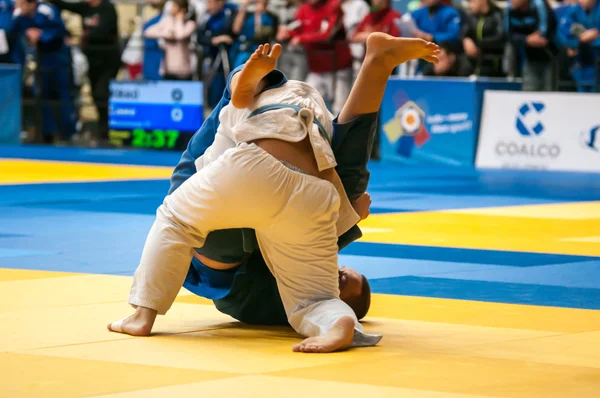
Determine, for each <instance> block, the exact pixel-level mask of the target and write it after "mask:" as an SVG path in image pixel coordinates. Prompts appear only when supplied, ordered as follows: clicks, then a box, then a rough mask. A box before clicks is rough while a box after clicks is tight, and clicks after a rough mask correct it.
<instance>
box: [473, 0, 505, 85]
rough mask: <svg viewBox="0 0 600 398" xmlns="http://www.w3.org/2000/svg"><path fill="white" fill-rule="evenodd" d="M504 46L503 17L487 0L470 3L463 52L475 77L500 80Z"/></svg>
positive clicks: (476, 0) (497, 8) (474, 0)
mask: <svg viewBox="0 0 600 398" xmlns="http://www.w3.org/2000/svg"><path fill="white" fill-rule="evenodd" d="M505 45H506V37H505V35H504V14H503V12H502V10H501V9H500V8H499V7H497V6H496V5H495V4H494V3H492V1H491V0H471V12H470V13H469V14H468V15H467V19H466V21H465V31H464V39H463V48H464V50H465V53H466V54H467V56H468V57H469V58H470V59H471V60H472V61H473V62H474V63H475V65H476V67H475V74H476V75H479V76H488V77H501V76H503V72H502V56H503V55H504V48H505Z"/></svg>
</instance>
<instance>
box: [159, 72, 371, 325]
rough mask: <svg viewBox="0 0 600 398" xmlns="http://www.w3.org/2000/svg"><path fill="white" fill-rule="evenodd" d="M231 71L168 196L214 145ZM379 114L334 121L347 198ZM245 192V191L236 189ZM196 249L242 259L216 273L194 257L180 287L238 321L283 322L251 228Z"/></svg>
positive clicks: (356, 187)
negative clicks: (339, 122) (346, 121)
mask: <svg viewBox="0 0 600 398" xmlns="http://www.w3.org/2000/svg"><path fill="white" fill-rule="evenodd" d="M241 68H242V66H240V67H238V68H236V69H235V70H234V71H233V72H232V73H231V75H230V77H229V79H228V81H227V86H226V89H225V92H224V93H223V97H222V98H221V100H220V101H219V103H218V105H217V106H216V107H215V109H214V110H213V112H212V113H211V115H210V116H209V117H208V118H207V119H206V121H205V122H204V123H203V125H202V127H201V128H200V130H198V132H197V133H196V134H195V135H194V136H193V137H192V139H191V140H190V142H189V144H188V147H187V149H186V150H185V152H184V153H183V155H182V157H181V160H180V162H179V164H178V165H177V166H176V168H175V170H174V172H173V175H172V177H171V187H170V189H169V194H170V193H172V192H174V191H175V190H176V189H177V188H178V187H179V186H180V185H181V184H182V183H183V182H184V181H185V180H187V179H188V178H189V177H190V176H192V175H193V174H194V173H195V172H196V168H195V165H194V161H195V160H196V159H198V158H199V157H200V156H202V154H204V152H205V151H206V150H207V149H208V147H209V146H210V145H211V144H212V142H213V140H214V137H215V134H216V131H217V128H218V126H219V113H220V111H221V109H222V108H223V107H224V106H226V105H227V104H229V102H230V100H231V89H230V86H229V84H230V82H231V76H233V74H234V73H236V72H238V71H240V70H241ZM267 79H268V84H267V87H266V88H265V90H270V89H273V88H277V87H280V86H281V85H283V84H285V82H286V81H287V79H286V77H285V75H284V74H283V73H282V72H281V71H279V70H274V71H273V72H271V73H270V74H269V75H268V76H267ZM377 119H378V114H377V113H371V114H366V115H361V116H359V117H357V118H356V119H354V120H353V121H351V122H349V123H346V124H337V123H336V120H337V119H336V120H334V125H333V140H332V148H333V152H334V154H335V156H336V161H337V163H338V165H337V167H336V171H337V172H338V174H339V176H340V179H341V180H342V183H343V185H344V189H345V190H346V193H347V194H348V197H349V198H350V200H355V199H357V198H358V197H360V196H361V195H362V194H363V193H364V192H365V191H366V188H367V185H368V182H369V177H370V174H369V171H368V170H367V163H368V162H369V159H370V154H371V150H372V147H373V140H374V137H375V133H376V130H377ZM239 194H240V195H243V192H240V193H239ZM361 236H362V233H361V231H360V229H359V228H358V226H354V227H353V228H351V229H350V230H349V231H348V232H346V233H345V234H344V235H342V236H341V237H340V239H339V240H338V246H339V248H340V249H342V248H343V247H345V246H346V245H348V244H349V243H351V242H353V241H354V240H356V239H358V238H360V237H361ZM196 250H197V251H198V253H200V254H202V255H204V256H206V257H208V258H210V259H213V260H215V261H221V262H226V263H233V262H237V261H242V260H243V262H242V264H241V265H240V266H239V267H236V268H234V269H231V270H227V271H216V270H213V269H210V268H208V267H206V266H204V265H203V264H202V263H201V262H200V261H198V260H197V259H195V258H194V260H193V261H192V264H191V267H190V270H189V272H188V275H187V278H186V280H185V282H184V285H183V286H184V287H185V288H186V289H188V290H189V291H191V292H192V293H195V294H197V295H200V296H203V297H206V298H209V299H212V300H213V302H214V303H215V306H216V308H217V309H218V310H219V311H221V312H223V313H225V314H227V315H230V316H232V317H233V318H235V319H237V320H240V321H242V322H246V323H250V324H262V325H287V316H286V314H285V310H284V308H283V304H282V302H281V298H280V296H279V291H278V289H277V283H276V281H275V278H274V277H273V275H272V274H271V272H270V271H269V269H268V268H267V265H266V263H265V262H264V259H263V258H262V256H261V254H260V251H259V249H258V244H257V243H256V237H255V235H254V231H253V230H250V229H244V230H240V229H230V230H219V231H214V232H211V233H210V234H209V235H208V236H207V239H206V243H205V245H204V246H203V247H202V248H200V249H196Z"/></svg>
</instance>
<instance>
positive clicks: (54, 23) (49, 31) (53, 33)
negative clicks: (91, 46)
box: [11, 2, 70, 66]
mask: <svg viewBox="0 0 600 398" xmlns="http://www.w3.org/2000/svg"><path fill="white" fill-rule="evenodd" d="M12 22H13V25H12V27H11V32H12V33H13V34H17V35H19V36H22V35H23V34H24V33H25V31H26V30H27V29H29V28H38V29H40V30H41V31H42V35H41V36H40V40H39V41H38V43H37V50H38V57H39V58H40V63H41V64H42V65H47V66H65V65H69V64H70V58H69V50H68V47H67V45H66V44H65V38H66V36H67V29H66V28H65V24H64V23H63V21H62V19H61V16H60V11H59V10H58V8H56V7H55V6H53V5H52V4H48V3H44V2H40V3H39V4H38V5H37V9H36V12H35V14H34V15H33V17H29V16H25V15H21V13H20V12H19V10H17V11H15V13H14V18H13V21H12Z"/></svg>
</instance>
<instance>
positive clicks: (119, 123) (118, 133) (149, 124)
mask: <svg viewBox="0 0 600 398" xmlns="http://www.w3.org/2000/svg"><path fill="white" fill-rule="evenodd" d="M203 93H204V89H203V85H202V83H201V82H196V81H112V82H111V83H110V99H109V113H108V116H109V139H110V142H111V143H112V144H113V145H115V146H118V147H133V148H146V149H171V150H183V149H185V147H186V146H187V143H188V141H189V140H190V138H191V137H192V135H194V133H195V132H196V131H197V130H198V129H199V128H200V126H201V125H202V121H203V119H204V109H203V95H204V94H203Z"/></svg>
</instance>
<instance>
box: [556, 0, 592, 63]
mask: <svg viewBox="0 0 600 398" xmlns="http://www.w3.org/2000/svg"><path fill="white" fill-rule="evenodd" d="M578 27H579V28H580V29H585V30H587V29H594V28H595V29H598V30H600V1H599V2H597V3H596V5H595V6H594V8H593V9H592V10H591V12H590V13H589V14H588V13H587V12H586V11H585V10H584V9H583V7H581V5H580V4H576V5H574V6H572V7H570V8H569V10H568V12H566V13H565V15H564V16H563V18H561V20H560V25H559V31H560V36H561V37H562V38H563V40H564V43H565V46H567V47H569V48H574V49H579V54H578V55H577V59H578V61H579V62H580V63H581V64H583V65H590V66H591V65H593V64H594V62H595V57H596V56H597V55H600V38H598V39H596V40H594V41H593V42H591V43H581V42H580V41H579V35H578V34H574V33H573V30H574V29H577V28H578Z"/></svg>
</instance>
